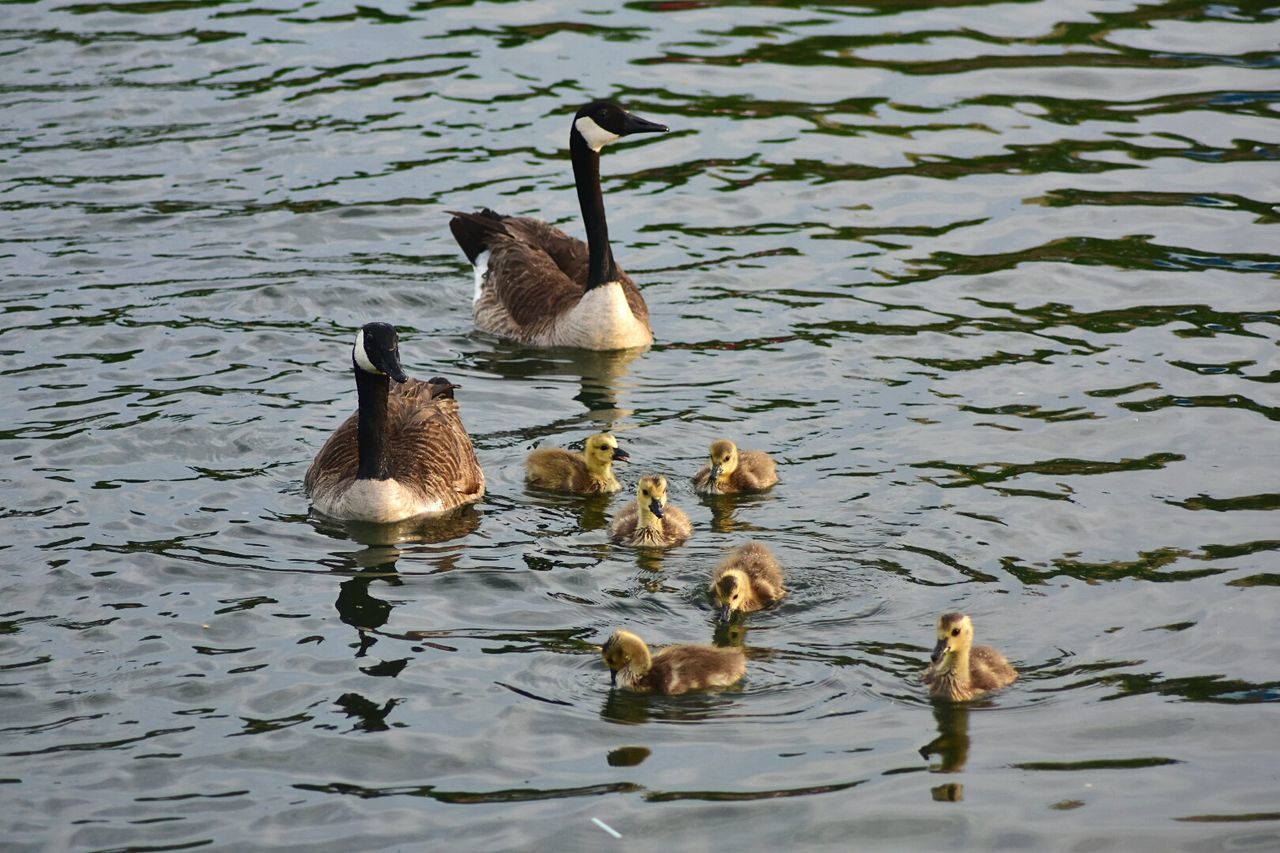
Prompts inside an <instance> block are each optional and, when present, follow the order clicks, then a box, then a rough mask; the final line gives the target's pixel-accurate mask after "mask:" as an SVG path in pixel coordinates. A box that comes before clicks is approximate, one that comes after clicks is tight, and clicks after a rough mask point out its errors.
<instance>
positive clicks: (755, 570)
mask: <svg viewBox="0 0 1280 853" xmlns="http://www.w3.org/2000/svg"><path fill="white" fill-rule="evenodd" d="M786 594H787V591H786V590H785V589H783V588H782V567H781V566H780V565H778V561H777V560H776V559H775V558H774V556H773V554H772V553H771V552H770V551H769V549H768V548H766V547H765V546H764V545H762V544H760V543H759V542H748V543H747V544H745V545H743V546H741V547H739V548H735V549H733V550H732V551H730V552H729V555H728V556H726V557H725V558H724V560H723V561H721V563H720V565H719V567H717V568H716V573H715V575H714V576H712V578H711V597H712V598H714V599H715V601H716V604H717V605H719V607H720V621H721V622H728V621H729V619H730V618H731V617H732V616H733V614H734V613H751V612H752V611H755V610H759V609H761V608H762V607H767V606H768V605H770V604H772V603H773V602H775V601H777V600H778V599H780V598H782V597H783V596H784V595H786Z"/></svg>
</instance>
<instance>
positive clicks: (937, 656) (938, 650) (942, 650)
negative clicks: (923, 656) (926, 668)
mask: <svg viewBox="0 0 1280 853" xmlns="http://www.w3.org/2000/svg"><path fill="white" fill-rule="evenodd" d="M946 652H947V638H946V637H943V638H942V639H941V640H939V641H938V645H936V646H934V647H933V654H931V655H929V660H931V661H933V662H934V663H937V662H938V661H939V660H941V659H942V656H943V655H944V654H946Z"/></svg>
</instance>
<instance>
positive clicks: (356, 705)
mask: <svg viewBox="0 0 1280 853" xmlns="http://www.w3.org/2000/svg"><path fill="white" fill-rule="evenodd" d="M401 701H402V700H400V699H388V700H387V701H386V702H385V703H383V704H382V705H379V704H378V703H377V702H374V701H372V700H370V699H366V698H365V697H364V696H361V695H360V694H359V693H343V694H342V695H341V696H339V697H338V699H337V701H335V702H334V703H333V704H335V705H337V706H338V707H339V708H341V709H342V710H343V711H345V712H346V715H347V716H348V717H356V718H358V719H357V721H356V722H355V723H354V724H353V725H352V726H351V730H352V731H365V732H385V731H386V730H387V729H389V728H391V726H390V725H388V723H387V716H388V715H389V714H390V713H391V711H392V709H394V708H395V707H396V706H397V705H399V704H400V702H401Z"/></svg>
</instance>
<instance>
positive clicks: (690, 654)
mask: <svg viewBox="0 0 1280 853" xmlns="http://www.w3.org/2000/svg"><path fill="white" fill-rule="evenodd" d="M600 656H601V657H602V658H604V662H605V665H606V666H608V667H609V673H610V678H611V683H612V684H613V685H615V686H616V685H618V684H619V683H621V685H622V686H623V687H625V688H627V689H628V690H634V691H636V692H637V693H657V694H660V695H663V696H672V695H675V694H677V693H685V692H687V691H689V690H704V689H706V688H709V687H728V686H730V685H732V684H734V683H735V682H737V681H738V679H740V678H742V676H743V675H744V674H745V673H746V671H747V659H746V656H744V655H743V654H742V652H740V651H738V650H737V649H721V648H717V647H715V646H701V645H681V646H667V647H666V648H664V649H660V650H658V652H657V653H656V654H650V652H649V647H648V646H647V645H646V644H645V642H644V640H642V639H640V638H639V637H637V636H636V635H635V634H633V633H631V632H630V631H624V630H621V629H619V630H617V631H614V632H613V636H611V637H610V638H609V640H608V641H607V642H606V643H605V644H604V647H603V648H602V649H601V650H600Z"/></svg>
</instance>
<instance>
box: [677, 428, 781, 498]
mask: <svg viewBox="0 0 1280 853" xmlns="http://www.w3.org/2000/svg"><path fill="white" fill-rule="evenodd" d="M777 482H778V466H777V465H775V464H774V462H773V459H772V458H770V456H769V454H767V453H765V452H763V451H760V450H741V451H740V450H738V447H737V445H735V444H734V443H733V442H732V441H730V440H729V439H727V438H722V439H720V440H718V441H713V442H712V443H711V458H710V460H709V461H708V462H707V464H706V465H703V466H702V468H701V469H699V471H698V473H696V474H694V475H693V490H694V491H695V492H697V493H698V494H700V495H731V494H734V493H736V492H763V491H764V490H765V489H768V488H770V487H771V486H773V485H774V484H775V483H777Z"/></svg>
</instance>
